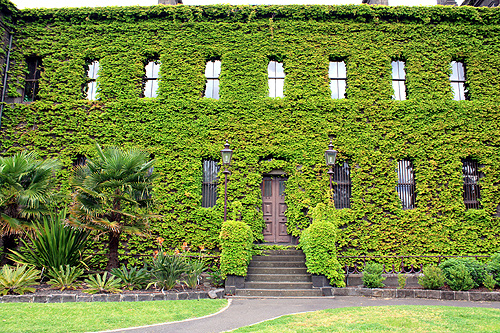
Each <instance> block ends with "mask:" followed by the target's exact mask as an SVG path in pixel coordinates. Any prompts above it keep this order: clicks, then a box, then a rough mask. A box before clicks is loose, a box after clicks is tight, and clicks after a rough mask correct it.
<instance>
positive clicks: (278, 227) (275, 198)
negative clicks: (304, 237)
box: [262, 177, 292, 243]
mask: <svg viewBox="0 0 500 333" xmlns="http://www.w3.org/2000/svg"><path fill="white" fill-rule="evenodd" d="M285 182H286V178H283V177H264V178H263V180H262V212H263V213H264V221H265V222H266V228H265V229H264V232H263V233H264V241H266V242H271V243H278V242H279V243H290V242H291V240H292V237H291V235H289V234H288V233H287V232H286V216H285V211H286V204H285Z"/></svg>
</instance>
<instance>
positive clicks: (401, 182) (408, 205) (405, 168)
mask: <svg viewBox="0 0 500 333" xmlns="http://www.w3.org/2000/svg"><path fill="white" fill-rule="evenodd" d="M397 173H398V185H397V186H396V191H397V192H398V196H399V199H400V200H401V206H402V207H403V209H404V210H407V209H413V208H415V197H416V193H415V172H414V168H413V163H412V161H411V160H409V159H403V160H401V161H398V168H397Z"/></svg>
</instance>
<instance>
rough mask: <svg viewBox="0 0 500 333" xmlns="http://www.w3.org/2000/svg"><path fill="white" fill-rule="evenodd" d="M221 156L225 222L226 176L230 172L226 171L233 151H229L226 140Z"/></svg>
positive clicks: (225, 218) (225, 217)
mask: <svg viewBox="0 0 500 333" xmlns="http://www.w3.org/2000/svg"><path fill="white" fill-rule="evenodd" d="M220 153H221V155H222V164H224V171H223V172H222V173H223V174H224V222H226V220H227V175H229V174H230V173H231V172H229V170H228V169H227V167H228V166H230V165H231V157H232V156H233V151H232V150H231V149H229V142H228V141H227V140H226V143H225V144H224V149H222V150H221V151H220Z"/></svg>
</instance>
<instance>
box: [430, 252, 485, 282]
mask: <svg viewBox="0 0 500 333" xmlns="http://www.w3.org/2000/svg"><path fill="white" fill-rule="evenodd" d="M459 266H463V267H465V269H466V271H467V273H469V274H468V275H469V276H470V278H471V279H472V287H470V288H469V289H472V288H477V287H479V286H481V285H482V284H483V281H484V278H485V277H486V266H485V265H484V264H482V263H481V262H479V261H477V260H476V259H474V258H452V259H448V260H446V261H445V262H443V263H442V264H440V265H439V267H440V268H441V269H442V270H443V274H444V277H445V281H446V284H448V285H449V286H450V283H451V284H452V285H453V286H456V287H458V286H461V287H463V288H465V287H466V286H467V285H469V283H468V280H469V279H468V278H467V274H465V273H462V272H461V270H462V268H461V267H460V268H459ZM452 280H453V281H452ZM454 280H457V281H454ZM450 288H451V286H450ZM469 289H467V290H469ZM457 290H458V289H457ZM459 290H464V289H459Z"/></svg>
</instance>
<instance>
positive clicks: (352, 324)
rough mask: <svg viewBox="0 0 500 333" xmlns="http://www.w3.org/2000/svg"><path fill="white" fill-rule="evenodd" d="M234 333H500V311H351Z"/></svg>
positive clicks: (319, 314)
mask: <svg viewBox="0 0 500 333" xmlns="http://www.w3.org/2000/svg"><path fill="white" fill-rule="evenodd" d="M234 332H238V333H241V332H266V333H269V332H279V333H284V332H500V309H488V308H459V307H447V306H415V305H411V306H410V305H407V306H378V307H352V308H342V309H329V310H323V311H316V312H309V313H303V314H298V315H289V316H284V317H280V318H278V319H274V320H270V321H266V322H263V323H260V324H256V325H251V326H246V327H243V328H240V329H237V330H235V331H234Z"/></svg>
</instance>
